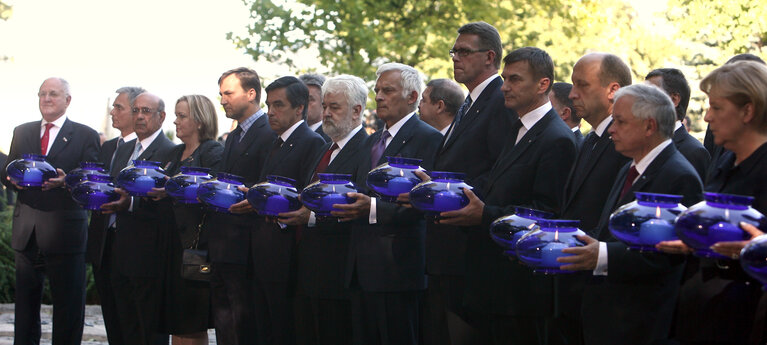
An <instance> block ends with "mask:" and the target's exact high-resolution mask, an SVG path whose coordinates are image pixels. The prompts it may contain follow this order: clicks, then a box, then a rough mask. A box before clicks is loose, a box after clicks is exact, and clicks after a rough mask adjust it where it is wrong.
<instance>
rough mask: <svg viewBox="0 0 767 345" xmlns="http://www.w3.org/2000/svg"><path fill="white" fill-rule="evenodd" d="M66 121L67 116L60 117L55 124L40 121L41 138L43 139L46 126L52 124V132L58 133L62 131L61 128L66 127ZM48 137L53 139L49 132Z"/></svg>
mask: <svg viewBox="0 0 767 345" xmlns="http://www.w3.org/2000/svg"><path fill="white" fill-rule="evenodd" d="M66 121H67V116H66V115H62V116H59V118H58V119H56V120H55V121H53V122H48V121H45V120H42V121H40V137H41V138H42V136H43V133H45V125H46V124H48V123H52V124H53V127H51V130H53V129H56V132H57V133H58V130H59V129H61V126H64V122H66ZM48 135H49V136H50V137H53V136H52V135H51V133H50V132H48ZM51 141H53V140H51Z"/></svg>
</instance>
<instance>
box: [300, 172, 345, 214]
mask: <svg viewBox="0 0 767 345" xmlns="http://www.w3.org/2000/svg"><path fill="white" fill-rule="evenodd" d="M317 177H319V180H318V181H315V182H314V183H312V184H310V185H308V186H306V188H304V190H303V191H301V202H303V203H304V206H306V208H308V209H310V210H312V211H314V213H315V214H316V215H317V216H318V217H333V215H331V214H330V212H331V211H341V210H340V209H337V208H333V205H334V204H352V203H354V201H355V200H356V199H354V198H350V197H347V196H346V193H356V192H357V187H356V186H355V185H354V183H352V182H351V179H352V175H349V174H317Z"/></svg>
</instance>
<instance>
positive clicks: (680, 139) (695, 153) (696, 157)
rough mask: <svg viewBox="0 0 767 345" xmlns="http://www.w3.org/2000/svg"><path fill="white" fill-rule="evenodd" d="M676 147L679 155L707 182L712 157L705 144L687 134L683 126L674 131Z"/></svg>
mask: <svg viewBox="0 0 767 345" xmlns="http://www.w3.org/2000/svg"><path fill="white" fill-rule="evenodd" d="M674 145H676V149H677V150H679V153H681V154H682V156H684V158H687V161H689V162H690V164H692V167H693V168H695V171H697V172H698V176H699V177H700V179H701V181H703V180H705V179H706V172H707V169H708V166H709V164H711V156H710V155H709V153H708V150H706V148H705V147H703V144H701V143H700V141H698V139H695V138H694V137H693V136H692V135H690V133H687V130H686V129H685V128H684V126H682V127H679V129H677V130H676V131H674Z"/></svg>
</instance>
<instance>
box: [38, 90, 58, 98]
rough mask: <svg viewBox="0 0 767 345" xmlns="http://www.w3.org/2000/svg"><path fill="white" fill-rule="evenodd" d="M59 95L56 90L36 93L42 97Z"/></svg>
mask: <svg viewBox="0 0 767 345" xmlns="http://www.w3.org/2000/svg"><path fill="white" fill-rule="evenodd" d="M60 95H61V94H60V93H58V92H56V91H51V92H45V91H40V92H38V93H37V97H40V98H43V97H45V96H48V97H50V98H56V97H59V96H60Z"/></svg>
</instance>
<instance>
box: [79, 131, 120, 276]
mask: <svg viewBox="0 0 767 345" xmlns="http://www.w3.org/2000/svg"><path fill="white" fill-rule="evenodd" d="M118 140H120V138H119V137H117V138H114V139H110V140H107V141H105V142H104V143H103V144H102V145H101V151H100V152H99V160H98V161H99V162H101V163H102V164H104V168H105V169H106V170H111V168H112V167H110V166H109V165H110V164H111V163H112V155H113V154H114V153H115V150H116V149H117V141H118ZM116 158H117V157H115V160H116ZM121 168H122V167H121ZM118 171H119V170H118ZM108 222H109V215H105V214H102V213H101V212H91V221H90V223H89V224H88V245H87V250H86V252H85V260H86V261H88V262H90V263H91V264H93V266H94V267H96V268H99V267H101V260H102V259H103V254H104V241H105V240H106V236H105V234H104V231H105V230H106V228H107V227H108V226H109V223H108Z"/></svg>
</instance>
